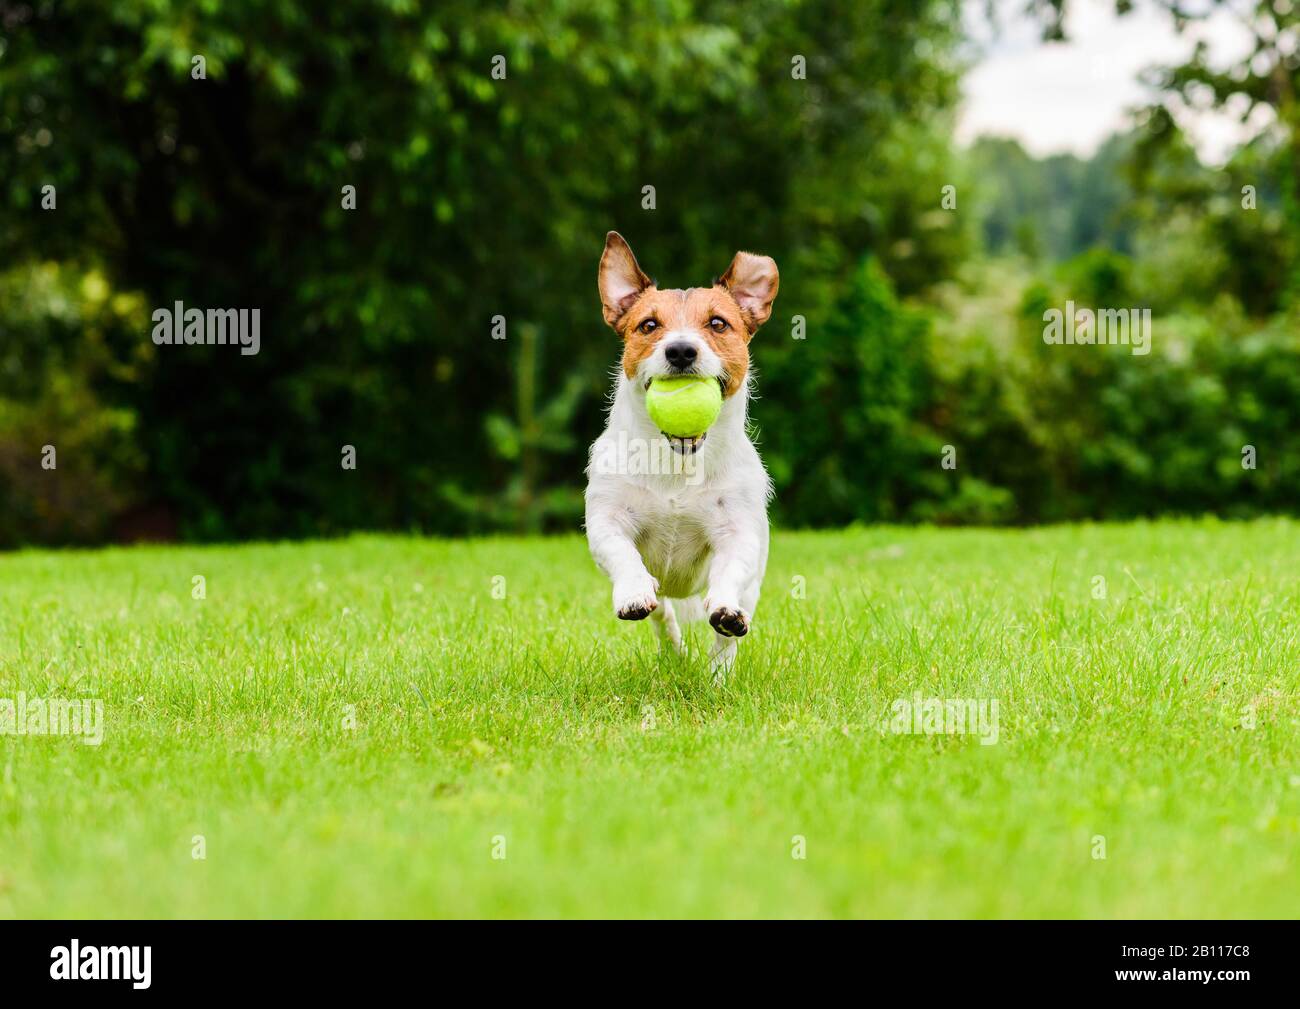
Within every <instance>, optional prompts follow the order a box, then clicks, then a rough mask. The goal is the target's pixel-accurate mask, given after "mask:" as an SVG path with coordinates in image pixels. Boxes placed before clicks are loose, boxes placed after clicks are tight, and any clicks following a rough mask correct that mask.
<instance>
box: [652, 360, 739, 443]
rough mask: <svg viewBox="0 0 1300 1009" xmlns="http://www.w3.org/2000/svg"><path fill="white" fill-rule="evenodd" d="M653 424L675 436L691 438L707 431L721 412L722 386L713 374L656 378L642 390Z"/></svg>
mask: <svg viewBox="0 0 1300 1009" xmlns="http://www.w3.org/2000/svg"><path fill="white" fill-rule="evenodd" d="M645 405H646V410H647V412H648V413H649V414H650V419H651V420H652V421H654V423H655V426H656V427H658V428H659V430H660V431H662V432H663V433H664V434H667V435H671V436H672V437H674V438H694V437H695V436H696V435H700V434H703V433H704V432H705V431H707V430H708V429H709V428H710V427H711V426H712V425H713V422H714V421H715V420H717V419H718V414H720V413H721V412H722V389H721V388H720V387H719V386H718V380H717V379H716V378H706V377H704V376H701V375H686V376H682V377H676V378H656V379H655V380H654V381H653V382H651V383H650V388H649V389H647V390H646V394H645Z"/></svg>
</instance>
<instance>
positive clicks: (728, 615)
mask: <svg viewBox="0 0 1300 1009" xmlns="http://www.w3.org/2000/svg"><path fill="white" fill-rule="evenodd" d="M709 623H710V624H712V625H713V629H714V630H715V631H717V632H718V633H719V634H721V635H724V636H725V637H728V638H743V637H744V636H745V635H746V634H748V633H749V616H748V614H746V613H745V611H744V610H742V609H732V608H731V607H729V606H719V607H717V608H716V609H715V610H714V611H713V612H712V613H710V614H709Z"/></svg>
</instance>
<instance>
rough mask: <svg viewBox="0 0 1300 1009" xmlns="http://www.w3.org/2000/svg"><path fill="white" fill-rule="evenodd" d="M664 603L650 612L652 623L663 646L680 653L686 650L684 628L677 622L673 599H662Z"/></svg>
mask: <svg viewBox="0 0 1300 1009" xmlns="http://www.w3.org/2000/svg"><path fill="white" fill-rule="evenodd" d="M662 603H663V605H661V606H660V607H659V609H657V610H655V611H654V612H653V613H651V614H650V624H651V626H653V627H654V629H655V636H656V637H658V638H659V644H660V646H661V647H663V648H671V649H672V650H673V651H674V652H676V653H677V654H678V655H681V654H683V653H684V652H685V649H684V648H682V629H681V627H679V626H678V624H677V614H676V613H675V612H673V602H672V600H671V599H664V600H662Z"/></svg>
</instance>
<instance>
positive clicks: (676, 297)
mask: <svg viewBox="0 0 1300 1009" xmlns="http://www.w3.org/2000/svg"><path fill="white" fill-rule="evenodd" d="M598 282H599V287H600V300H601V305H602V306H603V309H604V315H605V321H606V322H607V323H609V325H610V326H612V327H613V328H614V330H615V332H617V333H618V334H619V336H620V337H621V338H622V341H623V358H622V366H621V367H620V369H619V372H618V377H617V381H616V385H615V388H614V394H613V402H612V405H611V407H610V412H609V422H608V424H607V426H606V428H605V431H604V433H603V434H602V435H601V436H600V437H599V438H598V439H596V442H595V443H594V444H593V445H592V449H591V462H590V464H589V465H588V467H587V476H588V483H587V494H586V502H587V507H586V529H587V542H588V544H589V545H590V547H591V554H592V556H593V557H594V558H595V560H596V563H597V564H598V565H599V566H600V568H601V570H602V571H604V572H605V574H606V575H608V576H609V578H610V581H611V582H613V592H614V612H615V614H616V615H617V616H618V618H619V619H620V620H642V619H645V618H646V617H649V618H650V620H651V623H652V625H653V626H654V627H655V630H656V632H657V633H658V635H659V637H660V638H661V640H662V641H663V643H664V644H665V645H667V646H671V647H672V648H674V649H676V650H677V651H679V652H680V651H681V649H682V637H681V629H680V627H679V624H678V621H679V620H690V619H699V618H703V617H705V616H707V617H708V619H709V623H710V624H711V625H712V626H713V632H714V645H713V648H712V650H711V652H710V661H711V664H712V666H713V669H714V673H715V678H716V679H718V680H721V679H722V678H723V677H725V675H726V674H727V672H728V671H729V670H730V668H731V666H732V664H733V662H734V661H735V655H736V643H737V639H738V638H741V637H743V636H744V635H745V634H746V633H747V632H748V631H749V626H750V622H751V620H752V619H753V616H754V609H755V607H756V606H757V605H758V595H759V589H760V588H761V586H762V582H763V572H764V570H765V568H766V567H767V548H768V527H767V501H768V498H769V497H770V496H771V483H770V481H769V479H768V476H767V471H766V470H765V469H764V468H763V463H762V461H761V460H760V459H759V457H758V450H757V449H756V448H755V447H754V443H753V442H752V441H750V439H749V436H748V433H747V431H746V410H747V407H748V401H749V392H750V375H749V341H750V340H751V339H752V338H753V336H754V333H755V332H756V331H757V330H758V328H759V326H761V325H762V324H763V323H764V322H766V321H767V319H768V316H770V315H771V313H772V301H773V300H774V299H775V298H776V292H777V286H778V283H779V276H778V273H777V269H776V263H775V262H773V261H772V259H770V258H769V257H767V256H756V255H753V254H752V253H748V252H738V253H736V256H735V258H734V259H733V260H732V261H731V266H730V267H728V269H727V271H726V273H724V274H723V275H722V276H721V277H719V278H718V279H717V280H716V281H715V282H714V284H713V286H712V287H693V288H689V289H687V290H659V289H658V288H657V287H655V285H654V283H653V282H652V281H651V280H650V278H649V277H647V276H646V275H645V273H643V272H642V271H641V268H640V267H639V266H638V265H637V261H636V257H635V256H633V255H632V250H631V249H630V248H629V247H628V244H627V242H626V241H624V240H623V237H622V236H621V235H619V234H618V233H617V232H614V231H611V232H610V233H609V234H608V235H607V236H606V239H605V252H604V254H603V255H602V256H601V259H600V273H599V278H598ZM689 374H698V375H704V376H707V377H709V378H711V379H714V380H716V381H717V382H718V383H719V384H720V385H721V387H722V392H723V405H722V413H721V415H720V416H719V417H718V419H717V421H716V422H715V423H714V424H713V426H712V427H711V428H710V429H709V430H708V432H707V433H706V434H705V436H704V437H703V438H702V439H680V438H674V439H670V438H668V437H667V436H666V435H664V434H662V433H660V431H659V430H658V428H657V427H656V426H655V425H654V424H653V423H652V422H651V420H650V417H649V415H648V414H647V412H646V402H645V396H646V389H647V388H648V386H649V384H650V381H651V380H652V379H654V378H656V377H660V376H672V375H689Z"/></svg>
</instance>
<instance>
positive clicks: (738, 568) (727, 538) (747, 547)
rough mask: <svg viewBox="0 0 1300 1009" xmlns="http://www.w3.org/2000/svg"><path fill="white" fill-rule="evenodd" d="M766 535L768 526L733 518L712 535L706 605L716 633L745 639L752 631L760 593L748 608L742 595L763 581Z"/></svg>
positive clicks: (754, 594)
mask: <svg viewBox="0 0 1300 1009" xmlns="http://www.w3.org/2000/svg"><path fill="white" fill-rule="evenodd" d="M765 533H766V526H765V525H764V526H762V527H759V526H757V525H756V524H754V523H752V522H748V521H744V520H738V519H735V518H733V519H732V520H731V521H729V522H727V523H726V524H725V525H722V526H720V527H719V528H718V529H715V530H713V531H712V534H711V535H710V545H711V546H712V549H713V558H712V560H711V561H710V563H709V589H708V598H707V600H706V602H705V604H704V605H705V612H707V613H708V615H709V623H710V624H712V625H713V630H714V631H715V632H716V633H717V634H719V635H722V636H723V637H729V638H743V637H744V636H745V635H746V634H747V633H748V632H749V619H750V617H751V615H752V614H753V612H754V611H753V606H754V604H755V603H757V602H758V594H757V592H756V591H755V592H754V593H753V600H752V601H750V602H749V606H748V607H747V606H746V605H745V603H746V602H747V600H746V599H743V598H742V594H748V592H749V590H750V589H751V587H752V586H757V585H758V584H759V583H760V582H761V581H762V578H763V570H762V569H763V558H764V543H765V541H766V536H765Z"/></svg>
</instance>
